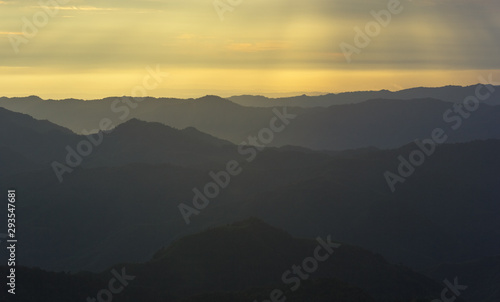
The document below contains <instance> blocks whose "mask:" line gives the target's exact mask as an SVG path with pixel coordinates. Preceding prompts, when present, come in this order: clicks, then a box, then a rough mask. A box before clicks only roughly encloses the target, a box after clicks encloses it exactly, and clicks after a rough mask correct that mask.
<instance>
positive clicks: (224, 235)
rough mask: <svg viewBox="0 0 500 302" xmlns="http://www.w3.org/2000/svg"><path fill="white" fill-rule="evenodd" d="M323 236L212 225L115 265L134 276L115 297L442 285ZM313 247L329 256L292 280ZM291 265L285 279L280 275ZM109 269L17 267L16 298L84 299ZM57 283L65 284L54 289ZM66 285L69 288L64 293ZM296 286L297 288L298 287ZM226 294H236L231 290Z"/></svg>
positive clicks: (348, 292) (394, 291)
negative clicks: (148, 255) (140, 259)
mask: <svg viewBox="0 0 500 302" xmlns="http://www.w3.org/2000/svg"><path fill="white" fill-rule="evenodd" d="M323 240H324V241H323V242H324V243H320V242H319V241H317V240H312V239H297V238H294V237H292V236H290V235H289V234H287V233H286V232H284V231H281V230H278V229H275V228H273V227H271V226H269V225H267V224H265V223H263V222H261V221H259V220H257V219H249V220H246V221H242V222H239V223H234V224H231V225H227V226H223V227H218V228H214V229H211V230H208V231H204V232H202V233H199V234H195V235H190V236H187V237H184V238H181V239H179V240H177V241H175V242H173V243H172V244H171V245H170V246H169V247H167V248H165V249H163V250H161V251H159V252H158V253H156V255H155V256H154V259H152V260H150V261H148V262H145V263H136V264H131V263H128V264H127V263H124V264H119V265H116V266H115V267H114V269H115V270H116V271H118V272H121V271H122V269H124V270H125V272H126V275H128V276H133V280H131V281H129V284H128V285H127V287H126V288H125V290H124V291H123V293H120V295H116V299H117V301H139V300H141V299H147V301H165V300H169V301H177V300H180V299H184V298H187V297H190V296H194V297H193V298H188V299H187V300H183V301H212V300H213V299H214V298H215V297H217V298H218V297H221V296H222V297H224V296H225V297H226V298H225V299H226V300H227V299H228V296H234V297H235V298H236V299H242V298H243V297H247V298H249V299H250V301H252V300H254V299H260V298H265V297H266V296H267V298H268V297H269V295H270V294H271V292H272V291H273V290H274V289H275V288H279V289H280V290H282V292H283V295H285V296H286V297H290V300H291V301H303V300H300V299H304V298H305V297H309V295H311V298H315V299H314V300H308V299H306V300H308V301H326V299H330V300H329V301H331V299H333V298H339V299H342V301H386V302H390V301H414V300H415V299H431V298H432V297H436V296H437V295H438V294H439V291H440V287H441V286H440V285H439V284H438V283H436V282H434V281H432V280H431V279H428V278H427V277H424V276H422V275H419V274H417V273H415V272H412V271H410V270H409V269H406V268H404V267H400V266H394V265H391V264H389V263H387V262H386V261H385V260H384V259H383V258H382V257H380V256H378V255H375V254H372V253H370V252H368V251H365V250H363V249H361V248H358V247H354V246H349V245H341V246H337V247H334V248H333V247H328V246H329V245H328V242H329V241H330V240H329V239H327V238H323ZM318 247H319V249H320V250H321V251H322V253H319V252H317V253H318V255H322V256H321V257H324V255H329V257H327V259H324V260H323V261H321V262H319V263H318V268H317V270H314V271H310V272H309V273H308V274H307V275H306V276H307V277H302V278H304V280H301V281H300V283H297V281H296V280H294V279H292V278H291V277H292V276H302V274H300V275H297V274H299V273H297V272H294V273H293V274H292V271H291V270H292V266H293V265H295V264H298V265H303V264H302V262H303V260H304V259H306V258H307V257H316V256H314V255H315V254H316V252H315V251H316V250H317V249H318ZM328 248H330V249H332V252H329V250H328ZM318 257H319V256H318ZM317 261H319V260H317ZM288 270H290V276H288V275H287V277H286V278H283V277H282V275H283V274H284V273H285V272H286V271H288ZM110 271H111V269H108V270H106V271H104V272H102V273H100V274H89V273H80V274H77V275H68V274H62V273H59V274H56V273H46V272H43V271H40V270H36V269H31V270H29V269H24V268H22V269H21V270H20V271H19V275H20V276H19V277H18V280H19V284H22V285H20V287H19V288H17V291H18V294H19V296H20V297H21V300H19V301H24V299H26V298H27V297H29V296H36V297H40V298H41V299H40V298H38V299H37V301H62V300H63V299H62V298H66V299H68V298H71V299H72V301H83V299H85V298H86V297H87V296H93V293H94V292H97V291H98V290H99V287H97V285H98V284H99V282H100V280H101V281H105V280H107V279H109V278H110V277H109V275H110V273H109V272H110ZM303 272H305V271H303ZM283 280H284V281H283ZM297 280H300V279H297ZM302 283H304V284H302ZM56 284H57V285H58V286H64V288H65V289H64V290H62V291H51V290H50V289H51V288H53V287H54V286H55V285H56ZM104 284H106V283H104ZM68 288H71V289H72V291H68V290H66V289H68ZM294 288H295V290H297V289H299V290H298V291H297V292H295V290H292V289H294ZM86 290H87V293H85V291H86ZM231 292H232V293H233V294H229V293H231ZM2 294H3V295H5V294H4V293H2ZM370 296H372V297H374V299H372V298H371V297H370ZM51 299H52V300H51ZM114 299H115V297H113V300H114ZM26 300H27V299H26ZM287 300H288V299H287Z"/></svg>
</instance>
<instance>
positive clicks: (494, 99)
mask: <svg viewBox="0 0 500 302" xmlns="http://www.w3.org/2000/svg"><path fill="white" fill-rule="evenodd" d="M478 86H481V85H480V84H478V85H473V86H466V87H463V86H445V87H435V88H429V87H417V88H410V89H404V90H400V91H394V92H393V91H389V90H380V91H356V92H343V93H337V94H335V93H330V94H326V95H319V96H307V95H301V96H295V97H282V98H268V97H265V96H259V95H240V96H232V97H230V98H228V99H229V100H231V101H232V102H235V103H236V104H240V105H242V106H248V107H275V106H293V107H303V108H309V107H329V106H332V105H345V104H356V103H361V102H364V101H367V100H371V99H392V100H411V99H423V98H433V99H438V100H442V101H446V102H453V103H458V102H462V101H463V100H464V98H466V97H467V96H474V95H476V89H477V87H478ZM490 90H491V91H492V92H491V95H490V96H489V97H488V99H487V100H486V101H485V103H486V104H490V105H499V104H500V86H493V85H486V86H485V87H483V88H482V89H481V90H480V92H481V93H490Z"/></svg>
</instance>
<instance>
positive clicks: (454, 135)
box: [0, 96, 500, 150]
mask: <svg viewBox="0 0 500 302" xmlns="http://www.w3.org/2000/svg"><path fill="white" fill-rule="evenodd" d="M462 100H463V99H462ZM0 107H4V108H6V109H9V110H12V111H16V112H21V113H26V114H29V115H31V116H33V117H35V118H37V119H47V120H49V121H51V122H53V123H56V124H58V125H61V126H64V127H67V128H69V129H71V130H72V131H74V132H76V133H88V132H97V131H99V129H102V130H105V129H109V128H113V127H116V126H117V125H120V124H122V123H124V122H126V121H128V120H130V119H134V118H136V119H140V120H143V121H149V122H159V123H162V124H165V125H168V126H170V127H173V128H177V129H184V128H189V127H194V128H196V129H198V130H199V131H202V132H205V133H207V134H210V135H212V136H214V137H217V138H220V139H223V140H227V141H230V142H232V143H233V144H241V143H247V144H248V143H252V137H253V144H260V145H267V146H276V147H278V146H287V145H291V146H300V147H305V148H310V149H315V150H347V149H356V148H366V147H376V148H384V149H385V148H397V147H400V146H401V145H404V144H408V143H411V142H413V141H414V140H415V139H424V138H428V137H429V136H430V135H431V132H432V131H433V130H434V129H435V128H443V129H444V130H445V131H446V133H447V135H448V142H468V141H472V140H475V139H499V138H500V131H499V130H498V129H500V106H489V105H486V104H475V103H474V102H472V103H467V106H463V105H462V104H452V103H449V102H444V101H439V100H436V99H430V98H423V99H412V100H389V99H373V100H370V101H367V102H363V103H358V104H349V105H338V106H331V107H328V108H322V107H316V108H298V107H293V108H291V107H290V108H281V107H277V108H274V109H273V108H253V107H243V106H240V105H237V104H235V103H233V102H231V101H229V100H226V99H222V98H219V97H216V96H207V97H204V98H200V99H188V100H178V99H154V98H145V99H144V100H141V101H140V102H138V100H133V99H131V98H106V99H103V100H94V101H79V100H63V101H51V100H41V99H39V98H37V97H28V98H13V99H8V98H0ZM266 129H267V130H266ZM272 129H274V130H272ZM271 130H272V131H271ZM270 132H271V134H270ZM256 139H257V140H256Z"/></svg>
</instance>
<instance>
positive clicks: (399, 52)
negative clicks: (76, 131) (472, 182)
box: [0, 0, 500, 99]
mask: <svg viewBox="0 0 500 302" xmlns="http://www.w3.org/2000/svg"><path fill="white" fill-rule="evenodd" d="M374 12H375V13H376V14H378V15H379V16H382V17H380V18H379V19H378V20H379V21H377V18H375V17H374V14H373V13H374ZM499 13H500V1H498V0H412V1H411V0H401V1H398V0H307V1H306V0H216V1H214V0H99V1H97V0H40V1H38V0H37V1H33V0H0V20H1V21H0V96H9V97H12V96H27V95H38V96H40V97H42V98H54V99H63V98H70V97H72V98H83V99H94V98H102V97H107V96H121V95H131V94H132V91H133V89H134V87H136V86H137V85H141V83H142V81H143V79H144V77H145V76H146V75H147V74H148V71H147V69H148V68H150V69H151V68H153V69H156V68H158V69H160V70H161V71H162V73H165V74H166V73H168V76H167V77H166V78H165V79H164V80H163V81H162V82H161V83H159V84H158V85H157V86H156V85H155V88H154V89H148V90H147V94H148V95H150V96H155V97H183V98H187V97H200V96H203V95H207V94H216V95H220V96H223V97H227V96H231V95H240V94H261V95H268V96H284V95H296V94H303V93H306V94H310V95H313V94H321V93H330V92H334V93H335V92H343V91H358V90H380V89H389V90H400V89H405V88H410V87H417V86H427V87H436V86H444V85H472V84H476V83H478V82H479V80H478V78H479V76H483V77H487V75H488V74H490V73H492V72H493V73H495V72H498V71H500V59H499V56H498V53H499V50H500V18H498V15H499ZM380 20H382V21H380ZM360 32H361V33H360ZM363 37H364V38H363ZM346 50H347V51H346Z"/></svg>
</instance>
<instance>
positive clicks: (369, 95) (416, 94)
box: [0, 71, 500, 110]
mask: <svg viewBox="0 0 500 302" xmlns="http://www.w3.org/2000/svg"><path fill="white" fill-rule="evenodd" d="M157 73H158V74H159V72H158V71H157ZM162 76H163V77H166V76H170V73H166V74H164V75H162ZM154 79H155V80H158V79H157V77H154ZM159 83H161V82H159ZM153 85H154V84H153ZM478 85H484V86H487V87H488V86H495V87H494V89H498V87H499V85H500V82H498V83H492V82H490V81H480V82H478V83H476V84H473V85H465V86H461V85H445V86H434V87H430V86H415V87H412V88H405V89H400V90H388V89H380V90H353V91H344V92H336V93H333V92H325V93H321V94H317V93H314V95H307V92H305V93H302V94H296V95H292V96H281V97H272V96H269V95H268V94H266V93H263V94H236V95H232V96H229V97H222V96H218V95H214V94H207V95H204V96H199V97H184V98H182V97H170V96H148V95H145V94H143V96H141V98H142V99H143V100H149V101H170V102H183V101H197V100H202V99H204V98H206V97H218V98H221V99H225V100H228V101H231V102H233V103H235V104H238V105H242V106H247V107H259V106H262V105H265V106H269V107H271V106H282V105H281V104H273V102H284V101H288V102H290V103H296V104H295V105H296V106H298V107H302V106H305V107H328V106H333V105H344V104H353V103H360V102H367V101H371V100H373V99H378V98H390V99H402V100H408V99H419V98H424V97H431V98H436V99H438V100H442V101H446V102H459V100H453V99H451V98H450V96H449V95H448V98H447V93H446V92H447V91H448V92H449V91H453V92H457V91H458V90H467V89H475V88H476V87H477V86H478ZM142 86H143V87H146V86H149V84H147V83H146V84H143V85H142ZM156 87H157V85H154V88H148V90H154V89H156ZM141 93H143V92H142V91H141ZM271 94H275V93H271ZM433 94H439V95H440V96H441V97H438V96H434V95H433ZM136 97H137V96H134V94H132V95H123V96H107V97H102V98H92V99H80V98H72V97H67V98H60V99H54V98H42V97H40V96H37V95H29V96H11V97H8V96H2V97H0V100H4V101H6V100H9V101H17V100H24V99H29V100H32V101H43V102H66V101H68V102H89V103H92V102H98V101H106V100H115V99H119V98H123V99H130V98H132V99H134V98H136ZM243 98H255V99H256V100H259V101H262V100H264V101H268V104H264V103H260V102H259V104H258V105H252V104H245V103H246V102H245V101H244V100H243ZM328 98H332V99H330V101H331V102H332V103H328V102H327V101H328ZM341 98H343V99H344V101H341ZM306 100H309V101H310V104H307V103H301V101H306ZM320 100H321V101H322V102H320V103H314V101H316V102H317V101H320ZM249 103H251V102H249ZM134 108H135V107H134ZM115 110H116V109H115Z"/></svg>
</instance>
